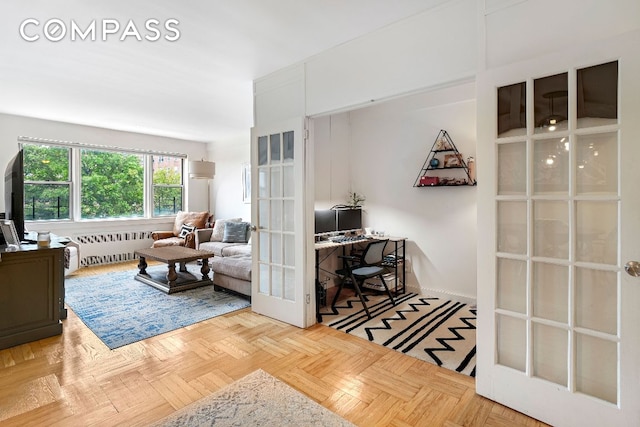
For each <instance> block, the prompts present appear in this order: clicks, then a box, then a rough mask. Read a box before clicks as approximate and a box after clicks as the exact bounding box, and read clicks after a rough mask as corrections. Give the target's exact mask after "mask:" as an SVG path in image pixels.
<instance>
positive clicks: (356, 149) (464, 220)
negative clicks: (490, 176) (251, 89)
mask: <svg viewBox="0 0 640 427" xmlns="http://www.w3.org/2000/svg"><path fill="white" fill-rule="evenodd" d="M475 114H476V104H475V86H474V84H473V83H468V84H464V85H460V86H456V87H452V88H448V89H441V90H437V91H432V92H428V93H422V94H416V95H413V96H408V97H404V98H400V99H396V100H393V101H388V102H385V103H381V104H379V105H376V106H372V107H368V108H362V109H358V110H354V111H351V112H349V113H342V114H338V115H332V116H329V117H321V118H318V119H315V120H314V153H315V169H316V174H315V176H316V208H321V209H322V208H327V207H331V206H332V205H334V204H337V203H344V202H345V201H346V193H347V191H349V190H350V189H351V190H353V191H356V192H357V193H361V194H363V195H364V196H365V197H366V201H365V203H364V212H363V221H364V225H365V226H370V227H372V228H374V229H376V230H384V231H385V232H386V233H387V234H390V235H393V236H403V237H407V238H408V244H407V256H408V259H409V262H408V264H407V265H408V267H409V270H410V274H408V276H407V279H408V286H409V288H410V290H411V291H414V292H419V293H422V294H430V295H441V296H442V295H444V296H448V297H453V298H458V299H462V300H468V301H473V300H475V296H476V234H477V227H476V190H477V187H473V186H469V187H465V186H463V187H438V188H414V187H413V183H414V181H415V179H416V178H417V176H418V174H419V172H420V169H421V167H422V166H423V163H424V161H425V159H426V157H427V155H428V153H429V150H430V149H431V145H432V144H433V142H434V140H435V138H436V136H437V135H438V133H439V131H440V130H441V129H445V130H447V132H448V133H449V134H450V136H451V138H452V139H453V142H454V143H455V144H456V146H457V148H458V149H459V150H460V152H461V153H462V154H463V156H464V157H465V158H466V157H469V156H475V147H476V139H475V129H476V121H475Z"/></svg>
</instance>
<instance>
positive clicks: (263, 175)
mask: <svg viewBox="0 0 640 427" xmlns="http://www.w3.org/2000/svg"><path fill="white" fill-rule="evenodd" d="M268 196H269V169H268V168H259V169H258V197H268Z"/></svg>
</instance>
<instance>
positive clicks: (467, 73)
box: [306, 0, 478, 115]
mask: <svg viewBox="0 0 640 427" xmlns="http://www.w3.org/2000/svg"><path fill="white" fill-rule="evenodd" d="M477 16H478V8H477V5H476V0H452V1H449V2H446V3H444V4H443V5H441V6H438V7H436V8H433V9H430V10H427V11H425V12H423V13H420V14H418V15H415V16H413V17H411V18H408V19H405V20H403V21H400V22H397V23H395V24H393V25H390V26H387V27H385V28H382V29H381V30H379V31H376V32H373V33H370V34H367V35H365V36H363V37H360V38H358V39H355V40H353V41H350V42H348V43H345V44H343V45H340V46H337V47H335V48H333V49H330V50H328V51H325V52H322V53H321V54H319V55H316V56H314V57H312V58H310V59H309V60H308V61H306V112H307V114H308V115H317V114H322V113H326V112H330V111H335V110H339V109H345V107H354V106H362V105H364V104H367V103H370V102H371V101H372V100H376V101H378V100H381V99H387V98H391V97H397V96H398V95H399V94H405V93H410V92H412V91H415V90H416V89H420V88H425V87H434V86H437V85H441V84H448V83H450V82H452V81H458V80H465V79H466V80H468V79H472V78H473V76H474V75H475V72H476V60H477V52H478V49H477V46H478V41H477V40H478V33H477Z"/></svg>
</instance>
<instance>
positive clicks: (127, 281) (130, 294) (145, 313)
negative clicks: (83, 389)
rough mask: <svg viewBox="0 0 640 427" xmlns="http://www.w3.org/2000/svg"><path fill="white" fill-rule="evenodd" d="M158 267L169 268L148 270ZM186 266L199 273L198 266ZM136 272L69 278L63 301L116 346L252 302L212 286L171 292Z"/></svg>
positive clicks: (102, 337) (92, 328)
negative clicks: (165, 291)
mask: <svg viewBox="0 0 640 427" xmlns="http://www.w3.org/2000/svg"><path fill="white" fill-rule="evenodd" d="M155 269H161V270H163V271H166V269H167V267H166V266H165V265H161V266H160V265H159V266H154V267H150V268H148V269H147V271H153V270H155ZM188 269H189V270H190V271H194V272H195V271H198V272H199V270H200V266H197V265H195V264H194V265H189V266H188ZM137 272H138V271H137V269H135V270H128V271H123V272H115V273H109V274H102V275H97V276H86V277H69V278H67V279H66V280H65V288H66V295H65V303H66V304H67V305H68V306H69V307H70V308H71V309H72V310H73V312H74V313H75V314H76V315H77V316H78V317H79V318H80V319H81V320H82V321H83V322H84V324H85V325H87V327H88V328H89V329H91V330H92V331H93V333H94V334H96V336H97V337H98V338H100V339H101V340H102V342H104V343H105V344H106V345H107V347H109V348H110V349H112V350H113V349H114V348H118V347H122V346H123V345H127V344H131V343H133V342H136V341H140V340H143V339H145V338H149V337H152V336H155V335H160V334H163V333H165V332H169V331H173V330H175V329H178V328H182V327H184V326H188V325H192V324H194V323H197V322H201V321H203V320H206V319H210V318H212V317H216V316H220V315H222V314H225V313H230V312H232V311H235V310H240V309H242V308H245V307H248V306H250V305H251V303H250V302H249V301H248V300H246V299H244V298H241V297H239V296H236V295H232V294H229V293H225V292H216V291H214V289H213V286H212V285H209V286H203V287H201V288H196V289H189V290H186V291H183V292H176V293H174V294H170V295H168V294H166V293H164V292H162V291H160V290H158V289H156V288H153V287H151V286H149V285H147V284H145V283H142V282H139V281H137V280H135V279H134V276H135V275H136V274H137ZM198 274H199V273H198ZM198 277H199V276H198Z"/></svg>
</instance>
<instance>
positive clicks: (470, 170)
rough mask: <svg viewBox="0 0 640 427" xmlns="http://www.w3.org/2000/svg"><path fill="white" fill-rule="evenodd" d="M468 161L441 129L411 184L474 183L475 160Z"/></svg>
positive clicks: (440, 185)
mask: <svg viewBox="0 0 640 427" xmlns="http://www.w3.org/2000/svg"><path fill="white" fill-rule="evenodd" d="M469 163H470V164H471V165H470V164H469ZM469 163H467V162H466V161H465V160H464V158H463V157H462V154H461V153H460V152H459V151H458V148H457V147H456V145H455V144H454V143H453V141H452V140H451V137H450V136H449V134H448V133H447V131H446V130H441V131H440V133H438V136H437V137H436V140H435V141H434V142H433V145H432V146H431V151H429V155H428V156H427V159H426V160H425V161H424V164H423V165H422V169H420V172H419V173H418V177H417V178H416V181H415V182H414V183H413V186H414V187H450V186H458V185H476V179H475V162H473V160H472V159H471V158H470V161H469Z"/></svg>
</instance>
